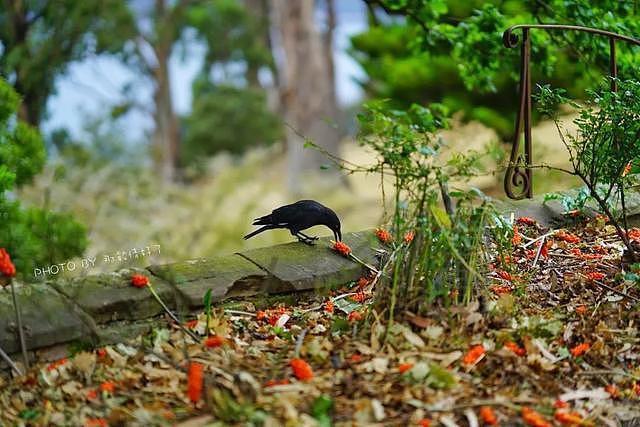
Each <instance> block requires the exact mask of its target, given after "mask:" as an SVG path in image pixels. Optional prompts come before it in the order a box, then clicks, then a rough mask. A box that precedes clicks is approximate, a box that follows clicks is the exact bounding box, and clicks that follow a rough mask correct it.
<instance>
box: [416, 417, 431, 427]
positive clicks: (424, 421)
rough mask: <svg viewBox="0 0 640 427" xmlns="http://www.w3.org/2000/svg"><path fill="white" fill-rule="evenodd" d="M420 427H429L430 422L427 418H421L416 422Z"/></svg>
mask: <svg viewBox="0 0 640 427" xmlns="http://www.w3.org/2000/svg"><path fill="white" fill-rule="evenodd" d="M418 425H419V426H420V427H431V420H430V419H429V418H423V419H421V420H420V421H418Z"/></svg>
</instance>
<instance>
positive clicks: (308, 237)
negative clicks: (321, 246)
mask: <svg viewBox="0 0 640 427" xmlns="http://www.w3.org/2000/svg"><path fill="white" fill-rule="evenodd" d="M298 234H300V235H301V236H303V237H304V238H305V239H308V240H311V241H314V240H318V239H319V237H318V236H307V235H306V234H304V233H303V232H302V231H298Z"/></svg>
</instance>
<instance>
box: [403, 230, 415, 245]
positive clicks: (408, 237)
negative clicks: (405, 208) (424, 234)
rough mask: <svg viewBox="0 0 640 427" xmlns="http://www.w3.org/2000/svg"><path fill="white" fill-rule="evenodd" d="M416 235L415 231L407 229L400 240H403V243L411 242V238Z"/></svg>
mask: <svg viewBox="0 0 640 427" xmlns="http://www.w3.org/2000/svg"><path fill="white" fill-rule="evenodd" d="M414 237H416V233H415V232H413V231H407V232H406V233H405V234H404V238H403V239H402V240H404V242H405V243H411V242H413V238H414Z"/></svg>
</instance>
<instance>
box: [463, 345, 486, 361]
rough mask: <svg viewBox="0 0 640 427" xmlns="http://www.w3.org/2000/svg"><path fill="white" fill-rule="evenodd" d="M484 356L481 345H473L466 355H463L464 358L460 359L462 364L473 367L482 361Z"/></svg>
mask: <svg viewBox="0 0 640 427" xmlns="http://www.w3.org/2000/svg"><path fill="white" fill-rule="evenodd" d="M484 354H485V351H484V347H483V346H482V344H478V345H474V346H473V347H471V348H470V349H469V351H468V352H467V354H465V355H464V357H463V358H462V363H463V364H464V365H467V366H469V365H475V364H476V363H478V362H479V361H480V360H481V359H482V357H483V356H484Z"/></svg>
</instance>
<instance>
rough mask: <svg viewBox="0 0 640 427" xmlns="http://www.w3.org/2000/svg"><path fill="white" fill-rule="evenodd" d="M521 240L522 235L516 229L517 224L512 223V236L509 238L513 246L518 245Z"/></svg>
mask: <svg viewBox="0 0 640 427" xmlns="http://www.w3.org/2000/svg"><path fill="white" fill-rule="evenodd" d="M521 242H522V235H521V234H520V232H519V231H518V226H517V225H515V224H514V225H513V237H512V238H511V243H512V244H513V246H518V245H519V244H520V243H521Z"/></svg>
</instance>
